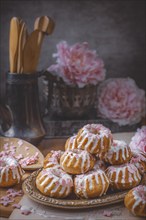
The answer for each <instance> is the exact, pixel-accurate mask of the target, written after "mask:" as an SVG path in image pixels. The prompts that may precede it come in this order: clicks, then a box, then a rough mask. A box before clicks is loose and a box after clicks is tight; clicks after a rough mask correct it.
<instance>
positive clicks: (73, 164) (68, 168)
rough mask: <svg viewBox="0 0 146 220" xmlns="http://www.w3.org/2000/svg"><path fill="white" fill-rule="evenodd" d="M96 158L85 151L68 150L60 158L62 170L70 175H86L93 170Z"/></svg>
mask: <svg viewBox="0 0 146 220" xmlns="http://www.w3.org/2000/svg"><path fill="white" fill-rule="evenodd" d="M94 164H95V158H94V157H93V156H92V155H91V154H90V153H88V152H87V151H85V150H78V149H74V150H67V151H65V152H64V153H63V155H62V156H61V158H60V165H61V168H62V169H63V170H64V171H65V172H67V173H70V174H81V173H85V172H87V171H89V170H91V169H92V168H93V166H94Z"/></svg>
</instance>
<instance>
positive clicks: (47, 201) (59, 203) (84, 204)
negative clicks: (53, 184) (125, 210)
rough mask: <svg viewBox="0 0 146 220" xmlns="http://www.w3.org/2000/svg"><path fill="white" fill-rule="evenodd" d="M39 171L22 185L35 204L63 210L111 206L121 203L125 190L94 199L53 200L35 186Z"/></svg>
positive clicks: (72, 196)
mask: <svg viewBox="0 0 146 220" xmlns="http://www.w3.org/2000/svg"><path fill="white" fill-rule="evenodd" d="M39 172H40V170H37V171H35V172H33V173H32V174H31V175H30V176H29V177H28V178H27V179H26V180H25V181H24V182H23V185H22V189H23V191H24V193H25V194H26V195H27V196H28V197H29V198H30V199H32V200H34V201H35V202H38V203H41V204H44V205H47V206H51V207H56V208H63V209H81V208H94V207H100V206H105V205H111V204H115V203H118V202H121V201H123V199H124V197H125V195H126V193H127V190H126V191H122V192H118V193H109V194H107V195H105V196H102V197H99V198H96V199H82V200H81V199H78V198H75V196H74V195H71V196H70V197H68V198H67V199H54V198H50V197H48V196H45V195H43V194H42V193H40V192H39V191H38V189H37V188H36V186H35V181H36V177H37V175H38V173H39Z"/></svg>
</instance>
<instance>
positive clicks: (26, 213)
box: [21, 210, 31, 215]
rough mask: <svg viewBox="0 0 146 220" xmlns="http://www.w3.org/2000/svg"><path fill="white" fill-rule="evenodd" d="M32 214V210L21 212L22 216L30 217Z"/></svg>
mask: <svg viewBox="0 0 146 220" xmlns="http://www.w3.org/2000/svg"><path fill="white" fill-rule="evenodd" d="M30 213H31V211H30V210H24V211H21V214H22V215H29V214H30Z"/></svg>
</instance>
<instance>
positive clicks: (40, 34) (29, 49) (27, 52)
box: [23, 16, 54, 73]
mask: <svg viewBox="0 0 146 220" xmlns="http://www.w3.org/2000/svg"><path fill="white" fill-rule="evenodd" d="M53 29H54V21H53V20H52V19H51V18H50V17H47V16H42V17H38V18H37V19H36V21H35V24H34V31H33V32H32V33H31V34H30V36H29V37H28V39H27V42H26V45H25V47H24V58H23V61H24V63H23V64H24V70H23V71H24V72H25V73H32V72H35V71H36V68H37V65H38V61H39V57H40V52H41V46H42V42H43V38H44V35H48V34H51V33H52V32H53Z"/></svg>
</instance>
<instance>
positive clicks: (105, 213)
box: [103, 210, 113, 217]
mask: <svg viewBox="0 0 146 220" xmlns="http://www.w3.org/2000/svg"><path fill="white" fill-rule="evenodd" d="M103 215H104V216H106V217H111V216H112V215H113V214H112V212H111V211H106V210H104V212H103Z"/></svg>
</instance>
